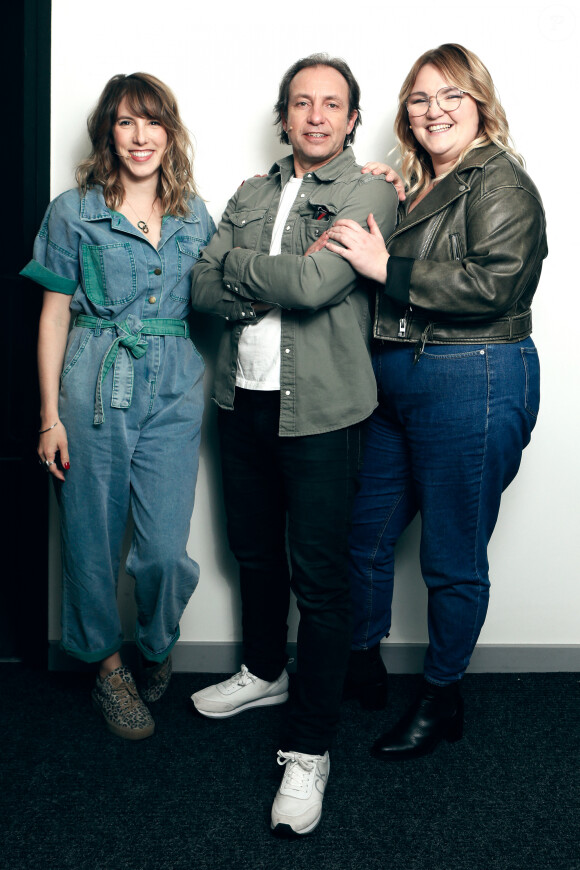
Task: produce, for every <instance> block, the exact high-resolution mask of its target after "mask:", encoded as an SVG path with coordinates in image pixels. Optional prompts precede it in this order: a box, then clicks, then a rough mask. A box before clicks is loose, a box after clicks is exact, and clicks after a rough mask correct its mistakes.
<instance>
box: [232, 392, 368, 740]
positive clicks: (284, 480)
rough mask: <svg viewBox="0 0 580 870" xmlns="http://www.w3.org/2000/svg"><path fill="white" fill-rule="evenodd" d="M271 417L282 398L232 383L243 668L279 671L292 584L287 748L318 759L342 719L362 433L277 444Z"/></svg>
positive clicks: (268, 674)
mask: <svg viewBox="0 0 580 870" xmlns="http://www.w3.org/2000/svg"><path fill="white" fill-rule="evenodd" d="M279 417H280V394H279V393H278V392H260V391H257V390H240V389H238V388H236V394H235V404H234V410H233V411H224V410H221V411H220V412H219V426H220V438H221V455H222V470H223V485H224V496H225V506H226V515H227V524H228V536H229V542H230V547H231V549H232V552H233V554H234V556H235V557H236V559H237V561H238V563H239V566H240V588H241V598H242V628H243V640H244V663H245V664H246V666H247V667H248V668H249V670H250V671H251V672H252V673H253V674H255V675H256V676H257V677H260V678H261V679H264V680H268V681H271V680H275V679H276V678H277V677H279V676H280V674H281V672H282V670H283V668H284V667H285V665H286V662H287V660H288V657H287V654H286V639H287V637H286V636H287V625H286V623H287V618H288V607H289V604H290V588H292V590H293V592H294V593H295V595H296V600H297V603H298V610H299V612H300V624H299V627H298V643H297V662H296V664H297V668H296V683H295V691H294V692H293V694H292V696H291V699H290V716H289V722H288V733H287V735H286V738H285V739H286V741H287V742H286V747H287V748H288V749H292V750H295V751H298V752H306V753H309V754H313V755H323V754H324V752H326V750H327V749H328V748H329V745H330V743H331V741H332V738H333V736H334V732H335V730H336V726H337V723H338V716H339V707H340V701H341V695H342V684H343V681H344V675H345V671H346V666H347V662H348V656H349V650H350V641H351V602H350V587H349V580H348V529H349V522H350V514H351V510H352V502H353V498H354V492H355V488H356V483H357V476H358V470H359V467H360V463H361V458H362V446H361V426H360V425H359V426H350V427H348V428H346V429H338V430H336V431H334V432H325V433H322V434H320V435H308V436H302V437H297V438H281V437H280V436H279V435H278V426H279ZM286 545H288V546H286ZM288 557H289V559H290V565H291V574H290V568H289V564H288Z"/></svg>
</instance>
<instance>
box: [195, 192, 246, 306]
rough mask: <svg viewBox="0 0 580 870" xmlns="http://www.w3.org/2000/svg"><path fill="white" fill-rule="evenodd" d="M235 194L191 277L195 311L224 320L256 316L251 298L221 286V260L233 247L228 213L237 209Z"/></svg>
mask: <svg viewBox="0 0 580 870" xmlns="http://www.w3.org/2000/svg"><path fill="white" fill-rule="evenodd" d="M238 193H239V191H236V193H235V194H234V195H233V196H232V198H231V199H230V201H229V202H228V204H227V207H226V210H225V212H224V213H223V215H222V218H221V220H220V222H219V225H218V228H217V230H216V232H215V233H214V235H213V236H212V239H211V241H210V243H209V245H208V246H207V247H206V248H205V249H204V251H203V253H202V255H201V258H200V259H199V261H198V262H197V263H196V264H195V266H194V267H193V270H192V276H191V304H192V307H193V308H194V310H195V311H203V312H204V313H205V314H215V315H217V316H219V317H223V318H224V319H225V320H230V321H237V320H246V321H247V320H251V319H255V313H254V309H253V308H252V301H251V300H250V299H243V298H241V296H240V294H238V293H234V292H232V291H231V290H228V289H227V288H226V287H225V285H224V270H223V261H224V259H225V257H226V256H227V254H228V253H229V251H230V250H231V249H232V246H233V238H234V233H233V225H232V221H231V215H232V214H233V213H234V212H235V211H236V203H237V200H238Z"/></svg>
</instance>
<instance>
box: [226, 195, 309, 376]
mask: <svg viewBox="0 0 580 870" xmlns="http://www.w3.org/2000/svg"><path fill="white" fill-rule="evenodd" d="M301 184H302V179H301V178H291V179H290V180H289V181H288V182H287V184H286V185H285V186H284V190H283V191H282V196H281V197H280V205H279V206H278V213H277V215H276V221H275V223H274V229H273V230H272V242H271V244H270V256H275V255H276V254H279V253H280V252H281V248H282V234H283V232H284V225H285V223H286V218H287V217H288V215H289V213H290V209H291V208H292V206H293V205H294V200H295V199H296V196H297V194H298V191H299V190H300V185H301ZM281 333H282V312H281V309H280V308H272V310H271V311H268V312H267V313H266V314H265V315H264V316H263V317H261V318H260V319H259V320H257V321H256V322H255V323H248V324H246V326H244V328H243V329H242V334H241V336H240V342H239V345H238V371H237V374H236V386H237V387H242V388H243V389H245V390H279V389H280V340H281Z"/></svg>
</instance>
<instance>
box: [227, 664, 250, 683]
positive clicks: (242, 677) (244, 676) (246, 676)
mask: <svg viewBox="0 0 580 870" xmlns="http://www.w3.org/2000/svg"><path fill="white" fill-rule="evenodd" d="M257 679H258V678H257V677H255V676H254V675H253V674H251V673H250V671H249V670H248V669H247V667H246V666H245V665H242V669H241V670H240V671H238V673H237V674H234V675H233V677H230V678H229V680H226V681H225V683H224V686H225V687H228V688H229V687H230V686H249V685H250V683H255V682H256V680H257Z"/></svg>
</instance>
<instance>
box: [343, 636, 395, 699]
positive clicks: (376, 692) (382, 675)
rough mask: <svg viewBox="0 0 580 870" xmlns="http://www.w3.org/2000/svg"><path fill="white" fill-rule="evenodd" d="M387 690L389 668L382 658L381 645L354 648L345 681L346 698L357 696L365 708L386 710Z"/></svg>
mask: <svg viewBox="0 0 580 870" xmlns="http://www.w3.org/2000/svg"><path fill="white" fill-rule="evenodd" d="M387 691H388V689H387V669H386V667H385V665H384V662H383V660H382V658H381V645H380V644H379V643H378V644H377V645H376V646H373V647H371V648H370V649H361V650H353V651H352V652H351V654H350V659H349V662H348V669H347V672H346V677H345V681H344V692H343V697H344V699H345V700H350V699H351V698H355V699H356V700H357V701H359V702H360V705H361V707H364V709H365V710H384V708H385V707H386V705H387Z"/></svg>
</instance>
